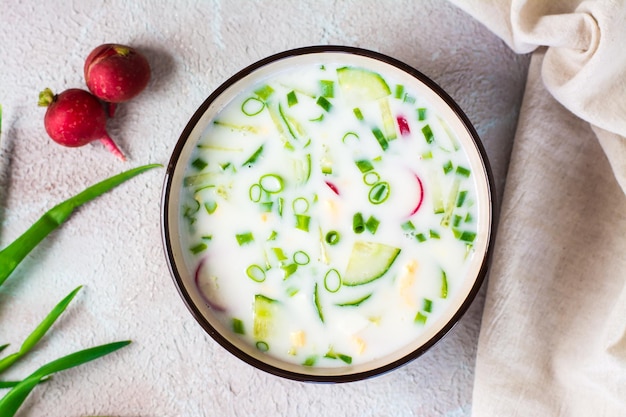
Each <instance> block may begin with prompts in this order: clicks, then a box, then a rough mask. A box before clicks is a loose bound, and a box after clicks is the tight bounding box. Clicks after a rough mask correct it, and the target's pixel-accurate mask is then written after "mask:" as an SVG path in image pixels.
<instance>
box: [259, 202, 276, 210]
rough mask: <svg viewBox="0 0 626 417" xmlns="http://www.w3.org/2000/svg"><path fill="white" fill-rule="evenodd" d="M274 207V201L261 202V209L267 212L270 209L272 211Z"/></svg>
mask: <svg viewBox="0 0 626 417" xmlns="http://www.w3.org/2000/svg"><path fill="white" fill-rule="evenodd" d="M272 207H274V202H273V201H264V202H262V203H261V210H262V211H264V212H266V213H269V212H270V211H272Z"/></svg>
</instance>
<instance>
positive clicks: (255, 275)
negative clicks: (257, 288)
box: [246, 264, 265, 282]
mask: <svg viewBox="0 0 626 417" xmlns="http://www.w3.org/2000/svg"><path fill="white" fill-rule="evenodd" d="M246 275H247V276H248V278H250V279H251V280H252V281H255V282H263V281H265V271H264V270H263V268H261V267H260V266H259V265H256V264H252V265H250V266H249V267H248V268H246Z"/></svg>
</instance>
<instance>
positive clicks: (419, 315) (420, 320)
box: [413, 311, 428, 324]
mask: <svg viewBox="0 0 626 417" xmlns="http://www.w3.org/2000/svg"><path fill="white" fill-rule="evenodd" d="M426 320H428V316H426V315H425V314H424V313H422V312H421V311H418V312H417V314H416V315H415V319H413V321H414V322H415V323H419V324H426Z"/></svg>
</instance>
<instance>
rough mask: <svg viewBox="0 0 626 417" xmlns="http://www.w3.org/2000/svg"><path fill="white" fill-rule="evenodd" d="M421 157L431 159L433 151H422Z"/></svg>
mask: <svg viewBox="0 0 626 417" xmlns="http://www.w3.org/2000/svg"><path fill="white" fill-rule="evenodd" d="M422 159H433V153H432V151H428V152H424V153H423V154H422Z"/></svg>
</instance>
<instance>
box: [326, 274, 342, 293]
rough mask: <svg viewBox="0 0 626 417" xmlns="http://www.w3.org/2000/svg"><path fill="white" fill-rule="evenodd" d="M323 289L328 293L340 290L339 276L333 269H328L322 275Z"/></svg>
mask: <svg viewBox="0 0 626 417" xmlns="http://www.w3.org/2000/svg"><path fill="white" fill-rule="evenodd" d="M324 288H326V291H328V292H337V291H339V288H341V275H339V271H337V270H336V269H335V268H332V269H329V270H328V272H326V275H324Z"/></svg>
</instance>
